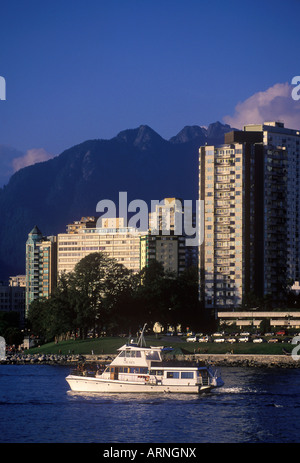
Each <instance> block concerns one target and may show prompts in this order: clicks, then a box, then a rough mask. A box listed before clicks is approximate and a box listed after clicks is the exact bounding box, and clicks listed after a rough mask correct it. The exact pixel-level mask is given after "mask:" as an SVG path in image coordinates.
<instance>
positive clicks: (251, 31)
mask: <svg viewBox="0 0 300 463" xmlns="http://www.w3.org/2000/svg"><path fill="white" fill-rule="evenodd" d="M0 8H1V27H0V76H2V77H4V79H5V83H6V94H5V96H6V100H0V145H1V146H2V145H4V146H6V147H9V148H10V152H12V150H15V151H16V152H15V158H14V159H12V160H11V161H10V162H11V165H12V168H13V170H14V171H16V170H18V169H19V168H21V167H23V166H26V165H29V164H32V163H34V162H37V161H41V160H46V159H48V158H50V157H52V156H55V155H58V154H60V153H61V152H62V151H64V150H65V149H67V148H69V147H71V146H73V145H76V144H78V143H81V142H83V141H85V140H88V139H96V138H102V139H110V138H112V137H114V136H115V135H117V134H118V133H119V132H120V131H121V130H125V129H129V128H136V127H139V126H140V125H142V124H147V125H149V126H150V127H151V128H152V129H154V130H155V131H156V132H158V133H159V134H160V135H161V136H162V137H163V138H165V139H169V138H171V137H172V136H174V135H176V134H177V133H178V132H179V131H180V130H181V129H182V128H183V127H184V126H186V125H200V126H207V125H208V124H210V123H212V122H215V121H220V122H222V123H228V124H230V125H231V126H232V127H237V128H242V127H243V125H244V124H245V123H250V122H253V123H255V122H259V123H260V122H263V120H275V119H277V120H278V119H280V120H284V121H285V125H286V126H289V127H290V128H300V101H295V100H293V98H292V97H291V90H292V88H293V87H292V86H291V81H292V79H293V77H294V76H298V75H300V59H299V58H300V56H299V55H300V51H299V32H300V31H299V17H300V0H285V1H284V2H282V1H279V0H260V1H258V0H252V1H251V2H244V1H242V0H240V1H237V0H233V1H230V2H226V1H224V0H223V1H222V0H219V1H218V0H210V1H202V0H159V1H158V0H85V1H83V0H59V1H57V0H26V1H25V0H1V5H0ZM299 81H300V77H299ZM0 83H1V81H0ZM299 94H300V91H299ZM0 98H1V89H0ZM0 155H1V150H0Z"/></svg>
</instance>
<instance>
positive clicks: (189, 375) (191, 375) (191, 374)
mask: <svg viewBox="0 0 300 463" xmlns="http://www.w3.org/2000/svg"><path fill="white" fill-rule="evenodd" d="M193 378H194V372H193V371H182V372H181V379H193Z"/></svg>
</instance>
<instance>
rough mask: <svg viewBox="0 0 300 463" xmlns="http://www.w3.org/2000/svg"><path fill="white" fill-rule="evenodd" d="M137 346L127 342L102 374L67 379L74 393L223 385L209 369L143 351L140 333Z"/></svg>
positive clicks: (160, 349)
mask: <svg viewBox="0 0 300 463" xmlns="http://www.w3.org/2000/svg"><path fill="white" fill-rule="evenodd" d="M144 329H145V326H144V328H143V330H142V333H141V336H140V338H139V340H138V342H137V343H134V342H132V341H131V342H128V343H127V344H124V345H123V346H122V347H120V349H118V352H119V354H118V355H117V356H116V358H115V359H114V360H113V361H112V362H111V363H109V364H108V365H107V366H106V367H105V368H104V369H103V371H96V372H93V371H88V370H85V371H76V372H74V371H73V372H71V373H70V374H69V375H68V376H67V377H66V381H67V382H68V384H69V386H70V388H71V390H72V391H74V392H91V393H94V392H100V393H157V392H160V393H163V392H169V393H192V394H195V393H202V392H208V391H210V390H211V389H213V388H216V387H220V386H222V385H223V384H224V382H223V381H222V378H221V376H220V375H219V374H218V373H217V371H216V370H214V369H213V368H212V367H211V366H210V365H207V364H205V363H202V362H190V361H179V360H174V359H168V358H166V356H164V352H163V351H164V348H163V346H160V347H151V346H150V347H146V345H145V342H144V338H143V332H144Z"/></svg>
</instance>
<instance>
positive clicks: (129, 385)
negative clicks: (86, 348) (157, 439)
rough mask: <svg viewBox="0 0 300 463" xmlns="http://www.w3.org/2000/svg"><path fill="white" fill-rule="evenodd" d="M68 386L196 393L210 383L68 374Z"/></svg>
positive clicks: (74, 388) (85, 389) (87, 389)
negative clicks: (138, 380) (119, 379)
mask: <svg viewBox="0 0 300 463" xmlns="http://www.w3.org/2000/svg"><path fill="white" fill-rule="evenodd" d="M66 381H67V382H68V384H69V386H70V388H71V390H72V391H74V392H103V393H138V392H139V393H148V392H150V393H157V392H160V393H162V392H168V393H184V394H198V393H201V392H208V391H209V390H210V389H212V387H214V386H212V385H207V386H202V385H200V384H196V385H175V384H174V385H172V384H168V385H163V384H151V383H145V384H144V383H137V382H130V381H118V380H108V379H101V378H87V377H83V376H75V375H69V376H67V378H66Z"/></svg>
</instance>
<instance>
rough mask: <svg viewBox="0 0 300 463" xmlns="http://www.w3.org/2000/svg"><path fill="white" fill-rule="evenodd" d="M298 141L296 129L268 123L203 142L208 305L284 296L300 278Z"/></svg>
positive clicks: (203, 259)
mask: <svg viewBox="0 0 300 463" xmlns="http://www.w3.org/2000/svg"><path fill="white" fill-rule="evenodd" d="M299 141H300V134H299V132H298V131H296V130H291V129H286V128H284V125H283V124H282V123H277V122H270V123H265V124H262V125H248V126H245V127H244V131H233V132H230V133H228V134H226V135H225V144H224V145H222V146H203V147H201V148H200V150H199V199H200V200H203V201H204V207H205V212H204V233H205V236H204V242H203V244H202V245H201V246H200V249H199V283H200V285H199V290H200V299H201V300H202V301H203V303H204V306H205V308H211V309H219V310H220V309H226V308H227V309H229V308H233V307H237V306H239V305H240V304H241V302H242V300H243V297H244V296H245V295H246V294H253V295H255V296H258V297H261V296H263V295H270V296H271V297H272V298H273V300H274V299H275V300H276V298H277V299H278V301H280V300H281V298H283V296H284V292H285V289H286V287H287V284H288V281H295V280H299V262H300V249H299V229H300V220H299V215H300V214H299V207H300V204H299V191H300V189H299V174H300V159H299Z"/></svg>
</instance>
